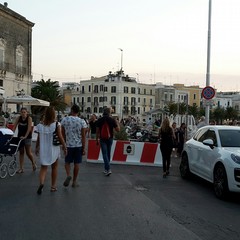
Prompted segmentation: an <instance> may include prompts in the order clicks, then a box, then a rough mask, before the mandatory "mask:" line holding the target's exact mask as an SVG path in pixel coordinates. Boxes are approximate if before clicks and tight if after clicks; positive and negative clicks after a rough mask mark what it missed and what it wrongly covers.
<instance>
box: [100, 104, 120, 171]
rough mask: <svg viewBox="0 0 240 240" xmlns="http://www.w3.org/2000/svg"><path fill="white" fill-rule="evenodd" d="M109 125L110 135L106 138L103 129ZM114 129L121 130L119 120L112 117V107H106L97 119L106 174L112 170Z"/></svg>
mask: <svg viewBox="0 0 240 240" xmlns="http://www.w3.org/2000/svg"><path fill="white" fill-rule="evenodd" d="M105 125H107V127H108V133H109V137H108V138H105V137H104V136H103V129H104V127H103V126H105ZM113 130H115V131H117V132H119V131H120V126H119V122H118V121H117V120H115V119H113V118H112V117H111V108H104V112H103V116H102V117H101V118H99V119H98V120H97V128H96V143H97V145H98V144H99V140H100V147H101V150H102V156H103V161H104V171H103V173H104V174H105V175H106V176H109V175H110V174H111V173H112V171H111V168H110V161H111V148H112V143H113Z"/></svg>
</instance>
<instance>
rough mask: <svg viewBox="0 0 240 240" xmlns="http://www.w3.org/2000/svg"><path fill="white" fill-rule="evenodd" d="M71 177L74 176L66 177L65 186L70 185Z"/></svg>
mask: <svg viewBox="0 0 240 240" xmlns="http://www.w3.org/2000/svg"><path fill="white" fill-rule="evenodd" d="M71 179H72V177H71V176H68V177H67V178H66V180H65V181H64V183H63V186H64V187H68V185H69V183H70V181H71Z"/></svg>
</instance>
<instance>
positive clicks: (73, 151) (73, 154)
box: [65, 147, 82, 163]
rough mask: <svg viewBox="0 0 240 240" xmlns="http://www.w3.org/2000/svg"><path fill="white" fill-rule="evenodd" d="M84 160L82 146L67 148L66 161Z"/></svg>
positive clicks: (78, 161) (76, 161)
mask: <svg viewBox="0 0 240 240" xmlns="http://www.w3.org/2000/svg"><path fill="white" fill-rule="evenodd" d="M81 162H82V147H74V148H69V147H68V148H67V156H66V157H65V163H81Z"/></svg>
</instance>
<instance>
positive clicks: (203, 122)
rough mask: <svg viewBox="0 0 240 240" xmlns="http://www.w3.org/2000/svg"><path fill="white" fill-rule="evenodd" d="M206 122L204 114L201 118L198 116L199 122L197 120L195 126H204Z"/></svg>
mask: <svg viewBox="0 0 240 240" xmlns="http://www.w3.org/2000/svg"><path fill="white" fill-rule="evenodd" d="M206 125H207V124H206V122H205V117H204V116H201V118H200V120H199V122H198V124H197V128H198V129H199V128H201V127H204V126H206Z"/></svg>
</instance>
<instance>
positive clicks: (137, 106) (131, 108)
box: [72, 71, 155, 121]
mask: <svg viewBox="0 0 240 240" xmlns="http://www.w3.org/2000/svg"><path fill="white" fill-rule="evenodd" d="M72 103H75V104H78V105H79V106H80V107H81V112H82V113H84V114H86V116H89V115H90V114H93V113H95V114H97V115H99V116H100V115H101V114H102V113H103V109H104V108H105V107H112V109H113V111H114V115H115V116H117V117H119V118H120V119H122V118H127V117H128V116H132V117H135V118H136V119H139V120H140V121H144V120H146V119H145V118H146V112H148V111H150V110H152V109H153V108H154V107H155V85H153V84H142V83H138V82H137V81H136V79H135V78H131V77H129V76H128V75H125V74H124V73H123V72H121V71H119V72H117V73H111V72H110V73H109V74H108V75H107V76H103V77H100V78H94V77H92V78H91V79H90V80H84V81H81V82H80V91H79V92H77V91H72Z"/></svg>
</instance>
